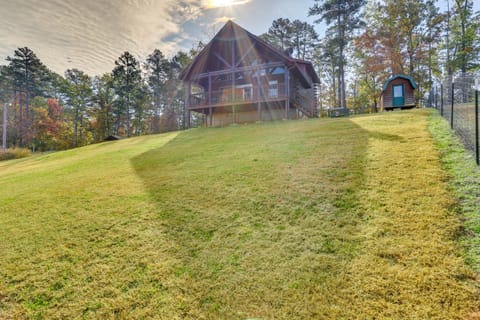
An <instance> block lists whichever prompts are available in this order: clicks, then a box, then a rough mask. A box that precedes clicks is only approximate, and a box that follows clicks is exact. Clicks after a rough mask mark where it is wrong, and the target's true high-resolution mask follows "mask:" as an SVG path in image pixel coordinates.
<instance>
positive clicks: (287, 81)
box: [284, 66, 290, 120]
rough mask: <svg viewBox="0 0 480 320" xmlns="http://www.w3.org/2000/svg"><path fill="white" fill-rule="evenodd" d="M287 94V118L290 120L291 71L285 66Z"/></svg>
mask: <svg viewBox="0 0 480 320" xmlns="http://www.w3.org/2000/svg"><path fill="white" fill-rule="evenodd" d="M284 69H285V95H286V96H287V100H286V101H285V118H286V119H287V120H288V118H289V113H290V71H289V70H288V68H287V67H286V66H285V67H284Z"/></svg>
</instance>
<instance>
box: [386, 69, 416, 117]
mask: <svg viewBox="0 0 480 320" xmlns="http://www.w3.org/2000/svg"><path fill="white" fill-rule="evenodd" d="M415 89H417V85H416V84H415V81H413V79H412V78H411V77H408V76H406V75H402V74H397V75H395V76H393V77H391V78H390V79H388V80H387V81H386V82H385V85H384V86H383V91H382V95H381V96H380V109H381V110H382V111H389V110H394V109H397V108H398V109H412V108H415V107H416V102H415Z"/></svg>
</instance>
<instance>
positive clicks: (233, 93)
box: [231, 40, 236, 108]
mask: <svg viewBox="0 0 480 320" xmlns="http://www.w3.org/2000/svg"><path fill="white" fill-rule="evenodd" d="M235 69H236V68H235V40H232V68H231V70H232V71H231V73H232V103H235V80H236V79H235ZM234 108H235V107H234Z"/></svg>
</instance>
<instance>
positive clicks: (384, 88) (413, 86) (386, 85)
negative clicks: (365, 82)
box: [382, 74, 417, 91]
mask: <svg viewBox="0 0 480 320" xmlns="http://www.w3.org/2000/svg"><path fill="white" fill-rule="evenodd" d="M399 78H400V79H405V80H408V81H409V82H410V84H411V85H412V88H413V89H417V85H416V83H415V81H413V78H412V77H409V76H406V75H404V74H397V75H394V76H393V77H391V78H390V79H388V80H387V82H385V84H384V85H383V90H382V91H385V90H387V88H388V85H389V84H390V82H392V81H393V80H395V79H399Z"/></svg>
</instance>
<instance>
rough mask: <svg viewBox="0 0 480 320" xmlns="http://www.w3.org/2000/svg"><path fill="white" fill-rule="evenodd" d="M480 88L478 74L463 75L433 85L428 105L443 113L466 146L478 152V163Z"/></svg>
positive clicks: (478, 158)
mask: <svg viewBox="0 0 480 320" xmlns="http://www.w3.org/2000/svg"><path fill="white" fill-rule="evenodd" d="M479 90H480V76H479V75H471V74H469V75H461V76H458V77H454V78H452V79H447V80H444V81H442V82H441V83H439V84H438V85H436V86H433V88H432V91H431V92H430V95H429V98H428V105H429V106H431V107H434V108H436V109H437V110H438V111H439V112H440V114H441V115H442V116H443V117H444V118H445V119H446V120H447V121H448V122H449V123H450V127H451V128H452V129H453V130H454V131H455V133H456V134H457V135H458V137H459V138H460V139H461V140H462V142H463V143H464V144H465V147H466V148H467V149H468V150H471V151H472V152H474V153H475V158H476V161H477V164H480V155H479V153H480V150H479V143H480V140H479V128H478V122H479V111H478V92H479Z"/></svg>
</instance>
